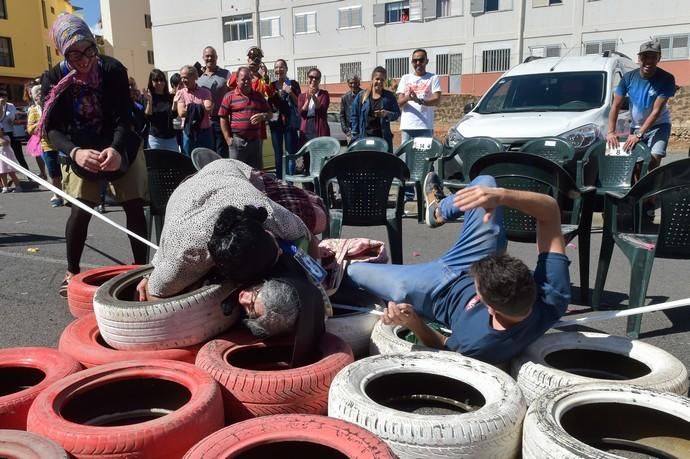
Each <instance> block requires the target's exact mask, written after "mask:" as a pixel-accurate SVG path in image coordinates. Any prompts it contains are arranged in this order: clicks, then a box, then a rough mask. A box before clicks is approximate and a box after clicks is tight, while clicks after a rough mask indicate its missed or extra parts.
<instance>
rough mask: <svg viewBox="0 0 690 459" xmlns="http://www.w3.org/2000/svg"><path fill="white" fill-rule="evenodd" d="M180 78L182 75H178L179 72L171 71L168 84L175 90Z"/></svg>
mask: <svg viewBox="0 0 690 459" xmlns="http://www.w3.org/2000/svg"><path fill="white" fill-rule="evenodd" d="M181 80H182V77H181V76H180V74H179V73H173V74H172V75H170V86H171V87H172V88H173V89H174V90H175V91H177V87H178V86H179V85H180V81H181Z"/></svg>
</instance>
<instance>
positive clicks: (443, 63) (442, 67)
mask: <svg viewBox="0 0 690 459" xmlns="http://www.w3.org/2000/svg"><path fill="white" fill-rule="evenodd" d="M436 75H448V54H437V55H436Z"/></svg>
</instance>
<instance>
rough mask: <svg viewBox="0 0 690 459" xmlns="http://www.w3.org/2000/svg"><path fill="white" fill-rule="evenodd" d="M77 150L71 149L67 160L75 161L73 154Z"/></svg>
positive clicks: (77, 148)
mask: <svg viewBox="0 0 690 459" xmlns="http://www.w3.org/2000/svg"><path fill="white" fill-rule="evenodd" d="M77 150H79V147H74V148H72V151H70V152H69V158H70V159H71V160H72V161H74V160H75V159H74V154H75V153H76V152H77Z"/></svg>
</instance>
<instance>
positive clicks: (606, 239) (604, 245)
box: [592, 233, 614, 310]
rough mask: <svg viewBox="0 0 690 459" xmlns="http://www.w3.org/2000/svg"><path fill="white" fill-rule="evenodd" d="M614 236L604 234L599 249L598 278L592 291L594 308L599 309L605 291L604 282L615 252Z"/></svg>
mask: <svg viewBox="0 0 690 459" xmlns="http://www.w3.org/2000/svg"><path fill="white" fill-rule="evenodd" d="M613 246H614V242H613V236H612V235H611V234H606V233H604V235H602V237H601V248H600V249H599V266H598V267H597V278H596V280H595V281H594V292H592V309H595V310H596V309H599V304H600V303H601V294H602V292H603V291H604V284H605V283H606V276H607V274H608V272H609V265H610V264H611V255H612V254H613Z"/></svg>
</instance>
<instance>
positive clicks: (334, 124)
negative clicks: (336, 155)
mask: <svg viewBox="0 0 690 459" xmlns="http://www.w3.org/2000/svg"><path fill="white" fill-rule="evenodd" d="M327 116H328V128H329V129H330V130H331V137H333V138H334V139H336V140H337V141H338V142H340V145H347V136H346V135H345V133H344V132H343V128H342V126H340V113H338V112H328V115H327Z"/></svg>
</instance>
